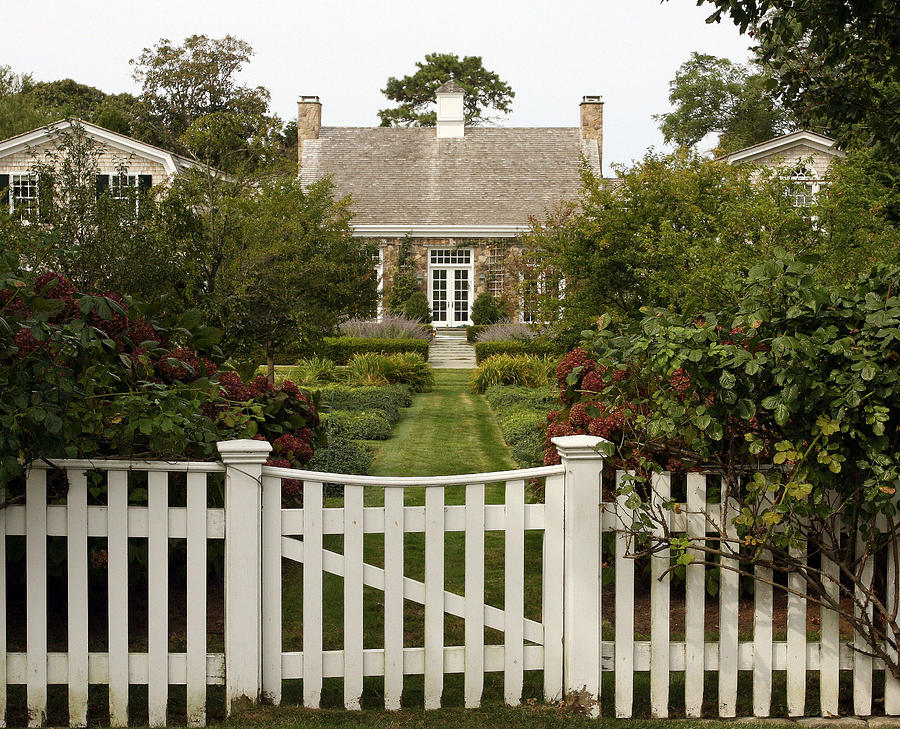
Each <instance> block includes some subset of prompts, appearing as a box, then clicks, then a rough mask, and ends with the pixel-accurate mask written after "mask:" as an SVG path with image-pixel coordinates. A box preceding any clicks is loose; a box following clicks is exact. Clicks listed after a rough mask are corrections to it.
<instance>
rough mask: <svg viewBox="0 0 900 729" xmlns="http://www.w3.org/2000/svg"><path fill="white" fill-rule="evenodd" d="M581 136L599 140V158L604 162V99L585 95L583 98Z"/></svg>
mask: <svg viewBox="0 0 900 729" xmlns="http://www.w3.org/2000/svg"><path fill="white" fill-rule="evenodd" d="M580 108H581V138H582V139H593V140H594V141H595V142H597V158H598V159H599V160H600V162H601V163H602V162H603V100H602V99H601V97H599V96H585V97H583V98H582V100H581V107H580Z"/></svg>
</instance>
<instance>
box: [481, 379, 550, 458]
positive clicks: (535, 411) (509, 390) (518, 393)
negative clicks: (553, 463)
mask: <svg viewBox="0 0 900 729" xmlns="http://www.w3.org/2000/svg"><path fill="white" fill-rule="evenodd" d="M485 397H486V398H487V401H488V404H489V405H490V406H491V409H492V410H493V411H494V413H495V414H496V416H497V422H498V423H499V424H500V432H501V433H503V439H504V440H505V441H506V442H507V444H508V445H509V447H510V449H511V450H512V455H513V458H514V459H515V460H516V463H518V464H519V466H520V467H521V468H531V467H533V466H540V465H541V464H542V463H543V462H544V437H545V435H544V434H545V430H546V425H547V413H548V412H550V411H551V410H553V408H554V407H555V406H556V405H557V401H556V398H555V397H554V395H553V393H552V392H551V390H550V388H549V387H520V386H509V385H494V386H493V387H489V388H488V389H487V391H486V392H485Z"/></svg>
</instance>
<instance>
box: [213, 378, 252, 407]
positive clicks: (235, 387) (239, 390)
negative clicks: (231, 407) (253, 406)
mask: <svg viewBox="0 0 900 729" xmlns="http://www.w3.org/2000/svg"><path fill="white" fill-rule="evenodd" d="M219 386H220V387H221V388H222V395H223V396H224V397H225V399H226V400H233V401H235V402H247V401H248V400H252V399H253V395H252V394H251V393H250V390H249V388H248V387H247V386H246V385H245V384H244V381H243V380H242V379H241V376H240V375H239V374H238V373H237V372H223V373H222V374H221V375H219Z"/></svg>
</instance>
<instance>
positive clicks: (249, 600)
mask: <svg viewBox="0 0 900 729" xmlns="http://www.w3.org/2000/svg"><path fill="white" fill-rule="evenodd" d="M216 446H217V447H218V449H219V454H220V456H221V458H222V462H223V463H224V464H225V710H226V712H227V713H228V714H229V715H230V714H232V713H234V712H236V711H239V710H240V709H241V708H242V707H244V706H246V705H249V704H256V703H257V702H258V701H259V696H260V691H261V666H262V615H261V600H262V594H261V591H262V580H261V575H262V568H261V560H260V558H261V553H260V541H261V539H262V503H261V500H262V466H263V464H264V463H265V462H266V458H267V457H268V455H269V451H271V450H272V446H271V445H269V444H268V443H267V442H265V441H262V440H250V439H243V440H228V441H220V442H219V443H217V444H216Z"/></svg>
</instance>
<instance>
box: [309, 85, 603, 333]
mask: <svg viewBox="0 0 900 729" xmlns="http://www.w3.org/2000/svg"><path fill="white" fill-rule="evenodd" d="M463 95H464V91H463V89H462V88H461V87H460V86H459V85H458V84H456V83H455V82H453V81H448V82H447V83H445V84H444V85H443V86H441V87H440V88H439V89H438V90H437V94H436V96H437V126H436V127H410V128H395V127H323V126H322V105H321V104H320V102H319V98H318V97H316V96H304V97H302V98H301V99H300V102H299V115H298V118H299V123H298V130H297V131H298V142H299V163H300V176H301V180H302V182H303V183H304V184H310V183H312V182H314V181H315V180H318V179H320V178H322V177H325V176H326V175H327V176H330V177H331V178H332V180H333V182H334V185H335V188H336V193H337V195H338V196H344V195H348V194H349V195H351V197H352V201H353V205H352V209H353V211H354V214H355V217H354V219H353V225H354V230H355V234H356V235H357V236H363V237H367V238H376V239H378V243H379V259H378V264H377V265H378V266H379V273H380V274H381V276H382V280H383V281H384V282H385V283H387V284H389V282H390V280H391V275H392V272H393V270H394V268H395V266H396V264H397V256H398V250H399V249H400V244H401V242H402V241H403V240H404V239H405V238H406V237H407V236H409V237H411V238H412V241H413V246H412V259H413V264H414V269H415V271H416V278H417V280H418V281H419V282H420V285H421V287H422V290H423V291H426V293H427V295H428V298H429V300H430V303H431V307H432V315H433V317H434V323H435V326H438V327H454V326H461V325H465V324H469V323H471V321H470V313H471V308H472V301H473V299H474V297H475V296H477V295H478V294H479V293H481V292H482V291H490V292H491V293H493V294H495V295H497V296H505V297H506V298H507V300H510V301H513V302H517V303H515V305H516V306H517V307H518V308H519V309H520V316H521V315H522V302H521V301H518V300H517V294H516V293H515V291H516V286H515V284H516V283H517V281H513V280H511V279H512V278H514V275H513V274H512V273H511V271H512V268H511V265H510V264H511V262H512V260H513V257H514V255H515V253H516V251H517V248H518V246H517V242H516V241H517V237H518V236H519V235H520V234H521V233H522V232H523V231H524V230H526V229H528V227H529V218H530V217H532V216H537V217H541V216H543V214H544V213H545V212H546V211H548V210H549V209H551V208H552V207H553V206H554V205H556V204H557V203H558V202H560V201H562V200H571V199H573V198H575V197H576V196H577V194H578V191H579V188H580V185H581V178H580V167H581V165H582V163H583V162H585V161H586V162H587V163H588V164H589V165H590V166H591V167H592V168H593V170H594V172H595V173H596V174H597V175H599V174H600V172H601V153H602V141H603V102H602V101H601V100H600V97H599V96H585V97H584V99H583V101H582V103H581V107H580V108H581V125H580V126H578V127H534V128H509V127H466V126H465V125H464V121H463ZM525 309H526V311H525V312H524V314H525V318H526V319H527V318H528V312H527V304H526V306H525Z"/></svg>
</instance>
